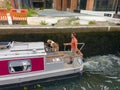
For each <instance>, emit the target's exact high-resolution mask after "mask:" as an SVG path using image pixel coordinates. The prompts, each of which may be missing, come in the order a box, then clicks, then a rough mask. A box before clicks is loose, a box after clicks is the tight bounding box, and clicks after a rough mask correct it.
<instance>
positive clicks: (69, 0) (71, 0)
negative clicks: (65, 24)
mask: <svg viewBox="0 0 120 90" xmlns="http://www.w3.org/2000/svg"><path fill="white" fill-rule="evenodd" d="M53 3H54V9H56V10H62V11H66V10H67V8H68V7H70V11H71V12H73V11H74V10H75V9H76V8H77V0H54V1H53ZM69 4H70V5H69Z"/></svg>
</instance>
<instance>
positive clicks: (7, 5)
mask: <svg viewBox="0 0 120 90" xmlns="http://www.w3.org/2000/svg"><path fill="white" fill-rule="evenodd" d="M5 6H6V8H7V10H8V11H10V9H11V4H10V3H9V2H8V1H6V2H5Z"/></svg>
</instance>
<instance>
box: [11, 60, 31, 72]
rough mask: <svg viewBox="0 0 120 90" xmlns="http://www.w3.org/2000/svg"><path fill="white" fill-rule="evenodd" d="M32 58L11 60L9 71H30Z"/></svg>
mask: <svg viewBox="0 0 120 90" xmlns="http://www.w3.org/2000/svg"><path fill="white" fill-rule="evenodd" d="M31 69H32V66H31V61H30V60H17V61H10V62H9V73H17V72H28V71H31Z"/></svg>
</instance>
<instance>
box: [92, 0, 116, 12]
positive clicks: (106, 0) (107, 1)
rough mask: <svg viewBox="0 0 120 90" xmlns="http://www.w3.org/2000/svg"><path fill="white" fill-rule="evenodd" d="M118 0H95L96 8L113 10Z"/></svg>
mask: <svg viewBox="0 0 120 90" xmlns="http://www.w3.org/2000/svg"><path fill="white" fill-rule="evenodd" d="M116 4H117V0H95V2H94V10H96V11H113V10H115V8H116Z"/></svg>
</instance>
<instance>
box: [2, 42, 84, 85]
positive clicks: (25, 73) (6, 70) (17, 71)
mask: <svg viewBox="0 0 120 90" xmlns="http://www.w3.org/2000/svg"><path fill="white" fill-rule="evenodd" d="M82 44H83V45H82V47H83V46H84V43H82ZM82 47H81V48H82ZM71 58H72V59H73V63H72V64H68V62H69V61H70V59H71ZM82 59H83V56H79V55H78V56H75V57H73V55H72V52H71V51H64V50H63V51H57V52H51V51H50V50H49V48H48V47H47V46H46V45H45V43H44V42H16V41H13V42H0V86H6V85H14V84H21V83H27V82H30V81H35V80H39V81H40V80H44V79H49V78H55V77H62V76H67V75H73V74H82V71H83V61H82Z"/></svg>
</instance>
